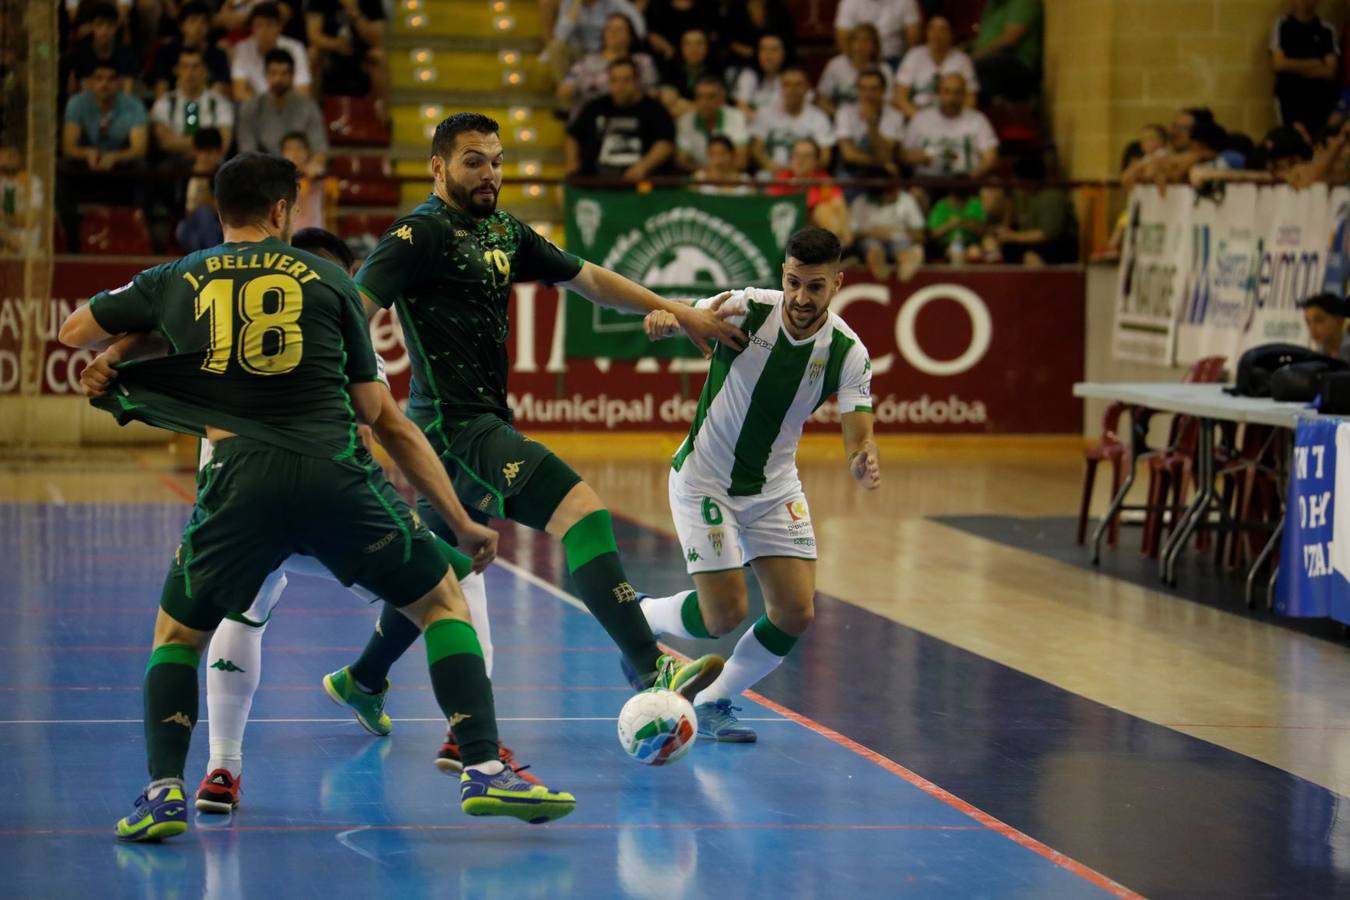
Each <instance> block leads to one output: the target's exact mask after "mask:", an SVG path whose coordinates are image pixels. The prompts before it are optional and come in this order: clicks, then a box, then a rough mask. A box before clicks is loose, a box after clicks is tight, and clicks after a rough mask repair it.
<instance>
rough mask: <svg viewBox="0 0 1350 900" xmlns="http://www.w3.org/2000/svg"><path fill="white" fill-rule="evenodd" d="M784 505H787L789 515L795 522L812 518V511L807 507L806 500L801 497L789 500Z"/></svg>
mask: <svg viewBox="0 0 1350 900" xmlns="http://www.w3.org/2000/svg"><path fill="white" fill-rule="evenodd" d="M784 505H785V506H786V507H787V511H788V515H789V516H791V517H792V521H794V522H801V521H803V520H805V519H809V518H811V511H810V510H808V509H807V508H806V501H805V500H803V499H802V498H800V497H798V498H797V499H795V500H789V501H788V502H787V503H786V504H784Z"/></svg>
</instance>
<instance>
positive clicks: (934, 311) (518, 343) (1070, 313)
mask: <svg viewBox="0 0 1350 900" xmlns="http://www.w3.org/2000/svg"><path fill="white" fill-rule="evenodd" d="M146 262H148V261H147V260H115V261H108V260H99V261H97V262H94V261H83V260H77V259H65V260H63V261H61V262H59V263H58V264H57V266H56V269H55V277H54V289H53V291H52V297H50V298H48V299H47V300H46V301H45V302H42V301H39V302H34V303H29V304H23V303H20V302H19V301H18V300H17V299H16V298H4V299H3V300H2V301H0V423H3V424H0V445H3V444H11V445H12V444H15V443H26V444H75V443H80V444H90V443H105V442H125V441H143V440H156V439H159V440H162V433H160V434H157V433H155V432H153V431H151V430H149V429H144V428H139V429H135V430H132V429H125V430H123V429H118V428H116V426H115V425H113V422H112V419H111V417H110V416H107V415H105V414H103V413H98V412H95V411H93V410H91V409H90V408H89V407H88V405H87V404H86V403H84V402H83V401H82V400H81V399H80V398H79V373H80V371H81V369H82V367H83V365H84V363H85V362H87V360H88V358H89V356H90V355H89V354H87V353H84V352H82V351H70V350H69V349H68V348H65V347H62V346H61V345H60V344H59V343H57V342H56V340H55V335H56V330H57V329H58V328H59V325H60V323H61V321H62V320H63V319H64V317H65V316H66V315H67V314H68V313H69V311H70V310H71V309H73V308H75V307H76V306H77V305H78V304H79V303H81V302H83V300H84V298H86V297H88V296H89V294H90V293H92V292H93V291H96V290H98V289H101V288H105V287H107V286H108V285H117V284H122V283H124V282H126V281H127V280H128V279H129V278H130V277H131V275H132V274H134V273H135V272H136V271H139V270H140V269H141V268H142V267H143V266H144V265H145V264H146ZM1084 293H1085V290H1084V273H1083V271H1082V270H1081V269H1079V268H1076V267H1069V268H1063V269H1054V270H1045V271H1041V272H1029V271H1026V270H1022V269H1010V268H997V267H996V268H981V269H976V270H926V271H924V272H921V273H920V274H919V275H918V276H917V277H916V278H915V279H914V280H913V281H911V282H910V283H908V284H906V285H898V284H896V283H894V282H891V283H887V284H878V283H876V282H874V281H872V280H871V279H870V278H868V277H867V276H866V275H865V274H864V273H851V274H849V275H848V276H847V277H846V279H845V287H844V289H843V291H842V292H841V293H840V294H839V295H838V296H837V297H836V299H835V303H834V308H835V309H837V310H838V311H840V312H841V314H842V315H843V316H844V318H845V319H846V320H847V321H848V322H849V323H850V324H851V325H852V326H853V327H854V328H855V329H856V330H857V331H858V332H859V334H860V335H861V336H862V338H863V340H864V342H865V343H866V344H867V345H868V348H869V350H870V352H871V356H872V364H873V381H872V393H873V401H874V405H875V410H876V414H877V428H878V431H881V432H888V433H900V434H905V433H908V434H1076V433H1078V432H1079V431H1080V429H1081V427H1082V422H1081V405H1080V404H1079V403H1078V401H1076V400H1074V399H1073V398H1072V397H1071V389H1072V385H1073V383H1074V382H1075V381H1078V380H1080V379H1081V378H1082V377H1083V372H1084V353H1083V351H1084V347H1083V340H1082V335H1083V334H1084V328H1085V325H1084V321H1085V320H1084ZM1109 302H1110V301H1109V299H1108V301H1107V304H1108V305H1107V308H1108V309H1109ZM512 307H513V308H512V310H511V319H512V335H511V338H510V343H509V345H508V349H509V352H510V355H511V358H512V374H511V398H510V399H511V402H512V405H513V408H514V412H515V413H516V416H517V420H518V421H519V423H520V425H521V427H522V428H524V429H526V430H531V429H538V430H550V429H554V430H557V429H563V430H581V431H604V430H624V431H682V430H684V429H685V428H687V427H688V424H689V422H690V420H691V419H692V417H693V413H694V409H695V406H696V405H697V397H698V390H699V388H700V386H701V385H702V381H703V375H702V373H703V372H704V371H706V365H707V364H706V363H704V362H703V361H701V360H655V359H648V360H636V361H627V362H620V361H608V360H603V359H567V358H566V357H565V356H564V354H563V350H562V348H563V331H562V329H563V327H564V325H563V323H564V319H565V317H564V316H563V315H562V310H561V308H560V304H559V298H558V292H557V291H555V290H553V289H552V288H547V287H544V286H541V285H534V284H527V285H522V286H517V288H516V289H515V294H514V296H513V302H512ZM26 328H36V329H39V331H40V333H41V336H42V338H43V340H44V342H45V350H44V356H43V360H42V384H41V395H40V396H38V397H28V398H24V397H19V396H17V395H16V390H15V389H16V387H17V380H16V376H15V374H14V373H15V372H16V370H17V367H16V364H15V361H14V360H15V358H16V356H15V351H14V349H13V348H14V347H15V346H16V345H17V343H18V340H19V336H20V335H21V334H22V333H23V330H24V329H26ZM374 335H375V345H376V349H377V351H379V352H380V353H381V354H382V355H383V356H385V358H386V360H387V361H388V364H389V369H390V372H391V374H392V380H393V384H394V388H395V392H396V393H397V394H399V395H400V396H406V394H407V389H408V376H409V373H408V361H407V356H406V352H405V350H404V347H403V342H402V335H401V333H400V331H399V329H398V328H397V326H396V323H395V322H393V321H392V320H391V319H389V318H388V314H381V316H380V317H379V318H377V319H376V321H375V323H374ZM837 415H838V413H837V410H836V409H834V408H833V404H826V405H825V406H824V407H822V408H821V410H820V411H819V412H818V414H817V422H816V423H815V424H814V425H813V426H812V427H813V428H817V429H828V428H832V427H836V426H834V425H833V422H834V421H836V420H837Z"/></svg>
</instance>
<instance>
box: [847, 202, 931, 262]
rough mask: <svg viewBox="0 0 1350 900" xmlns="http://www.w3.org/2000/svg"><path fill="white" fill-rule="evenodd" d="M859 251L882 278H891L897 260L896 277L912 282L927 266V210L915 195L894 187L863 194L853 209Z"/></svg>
mask: <svg viewBox="0 0 1350 900" xmlns="http://www.w3.org/2000/svg"><path fill="white" fill-rule="evenodd" d="M849 216H850V218H851V219H852V222H853V233H854V234H855V235H857V237H858V246H857V252H858V253H860V254H861V255H862V257H863V261H864V262H866V263H867V270H868V271H869V272H871V273H872V277H873V278H875V279H877V280H878V281H885V280H886V279H887V278H888V277H890V264H891V263H896V264H897V266H896V271H895V274H896V278H897V279H898V280H900V281H909V279H910V278H912V277H914V273H915V272H916V271H918V269H919V266H921V265H923V224H924V219H923V211H922V210H921V209H919V203H918V201H917V200H915V199H914V195H913V194H910V193H909V192H908V191H902V190H900V189H899V187H890V188H887V189H886V191H885V192H884V193H882V194H880V195H872V194H867V193H863V194H860V195H858V196H857V197H856V198H854V200H853V205H852V206H851V207H850V208H849Z"/></svg>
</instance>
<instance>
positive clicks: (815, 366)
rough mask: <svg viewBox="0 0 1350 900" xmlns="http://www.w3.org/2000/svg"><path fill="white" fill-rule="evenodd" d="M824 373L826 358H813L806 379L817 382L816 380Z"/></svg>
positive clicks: (812, 382)
mask: <svg viewBox="0 0 1350 900" xmlns="http://www.w3.org/2000/svg"><path fill="white" fill-rule="evenodd" d="M824 374H825V360H823V359H813V360H811V367H810V368H809V369H807V370H806V380H807V381H808V382H810V383H811V384H815V383H816V380H817V379H819V378H820V376H821V375H824Z"/></svg>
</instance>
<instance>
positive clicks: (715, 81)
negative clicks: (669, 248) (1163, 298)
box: [543, 0, 1076, 277]
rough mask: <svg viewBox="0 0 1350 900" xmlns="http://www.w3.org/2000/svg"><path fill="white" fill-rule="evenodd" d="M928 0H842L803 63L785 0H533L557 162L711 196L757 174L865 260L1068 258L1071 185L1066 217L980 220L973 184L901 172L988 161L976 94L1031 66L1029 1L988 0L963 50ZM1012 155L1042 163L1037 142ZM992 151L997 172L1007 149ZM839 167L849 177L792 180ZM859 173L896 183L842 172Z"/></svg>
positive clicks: (882, 268) (1005, 90)
mask: <svg viewBox="0 0 1350 900" xmlns="http://www.w3.org/2000/svg"><path fill="white" fill-rule="evenodd" d="M942 5H943V4H942V3H941V2H931V0H930V2H924V3H920V2H919V0H841V2H840V3H839V4H838V6H837V11H836V18H835V21H834V26H835V47H834V48H833V50H834V51H836V52H835V55H834V56H833V57H832V58H829V59H828V60H824V61H823V66H822V65H821V63H820V62H818V63H817V68H819V69H820V73H819V77H815V78H813V76H812V70H811V69H810V68H808V67H807V65H806V62H807V61H806V60H804V59H803V58H801V57H799V56H798V55H797V51H798V45H797V36H796V35H795V34H793V32H792V27H791V25H792V21H793V19H792V17H791V16H790V15H788V14H787V12H786V10H785V9H784V8H783V7H784V4H783V3H782V2H781V0H780V2H772V0H760V2H740V3H719V2H716V0H632V2H630V0H560V2H556V3H545V4H543V7H544V11H545V16H546V20H548V21H551V22H552V28H551V35H552V40H551V42H550V43H549V47H548V50H547V51H546V52H547V56H548V59H549V62H550V64H551V65H552V67H553V69H554V71H555V72H556V73H557V76H558V88H557V100H558V112H559V116H560V117H561V118H563V119H565V120H566V123H567V125H566V134H567V136H566V162H565V166H566V172H567V174H569V175H576V176H592V177H607V178H617V179H621V180H625V181H628V182H639V181H643V180H647V179H650V178H652V177H659V176H679V175H684V176H693V177H695V178H696V179H700V180H712V181H716V182H718V183H716V184H708V185H701V186H698V187H697V188H696V189H698V190H701V191H704V192H706V193H714V194H725V193H731V194H740V193H744V192H746V191H747V190H748V189H749V185H750V184H751V183H752V182H756V181H757V182H761V183H764V182H768V183H772V184H771V186H770V187H769V188H768V190H769V192H771V193H787V192H799V193H804V194H805V195H806V201H807V208H808V211H809V214H810V216H811V219H812V221H814V222H815V223H816V224H818V225H821V226H822V227H827V228H830V229H831V230H833V231H835V232H836V234H838V235H839V237H840V238H841V239H842V240H843V241H844V242H845V243H846V244H850V243H851V244H852V245H853V251H854V252H855V253H856V255H857V256H858V257H859V258H860V259H863V260H865V261H866V262H867V263H868V264H869V265H870V266H872V268H873V270H874V272H877V273H883V272H888V271H890V270H891V268H892V267H894V271H895V272H896V273H897V274H899V275H900V276H901V277H908V275H909V274H910V273H911V272H912V271H913V269H914V268H915V266H916V259H917V261H922V260H923V258H924V255H925V252H926V254H927V256H928V257H929V258H931V259H947V260H951V261H954V262H962V263H964V262H972V261H976V260H978V261H999V260H1003V259H1005V258H1007V259H1015V260H1016V261H1018V262H1026V263H1028V264H1039V263H1044V262H1050V261H1061V260H1065V259H1072V258H1073V252H1074V250H1073V248H1074V247H1075V246H1076V245H1075V244H1074V241H1073V235H1074V233H1075V232H1076V223H1075V222H1074V221H1073V216H1072V211H1071V208H1070V206H1069V204H1068V202H1067V198H1066V199H1065V203H1064V204H1063V205H1062V208H1063V210H1065V211H1067V214H1066V215H1063V216H1057V217H1054V218H1053V220H1052V221H1038V220H1035V213H1033V212H1032V210H1033V209H1034V210H1040V209H1041V208H1042V207H1043V206H1044V205H1045V204H1044V203H1043V202H1041V203H1037V204H1032V203H1029V202H1022V201H1021V200H1020V199H1019V201H1018V202H1013V200H1012V199H1010V198H1006V197H1004V198H1003V199H1002V200H1001V201H999V205H1000V208H1001V209H1005V210H1006V214H1005V215H1003V216H1002V217H1001V218H999V219H997V220H994V219H992V218H990V217H988V216H986V215H985V214H984V212H983V208H982V206H981V197H980V193H981V192H980V191H978V190H977V189H975V188H973V187H972V188H971V189H970V190H967V191H958V192H956V193H954V194H951V195H950V196H948V194H949V193H950V191H951V188H950V186H947V187H942V186H934V185H933V184H931V183H930V184H928V185H926V186H925V187H924V188H923V189H918V188H915V187H913V185H912V183H910V184H907V181H908V179H910V178H912V177H913V176H920V177H924V176H926V177H928V178H929V179H938V180H939V181H942V182H947V183H950V182H952V181H953V180H955V181H958V182H959V181H960V180H961V179H978V178H983V177H985V176H988V175H991V174H995V173H996V172H997V167H998V166H999V165H1000V155H999V153H1000V142H999V138H998V136H997V134H996V131H995V128H994V126H993V124H992V123H991V122H990V120H989V118H988V117H987V116H986V115H985V113H984V112H982V111H981V109H980V108H979V105H978V104H979V102H980V101H981V100H989V99H990V98H1001V102H1005V101H1007V100H1024V99H1025V98H1027V97H1029V96H1030V95H1031V94H1032V93H1033V91H1034V85H1035V84H1036V83H1038V82H1039V70H1040V60H1039V54H1040V32H1041V8H1040V3H1039V0H987V2H986V3H985V4H984V9H983V18H982V20H981V24H980V28H979V29H978V31H977V36H976V37H975V38H974V39H973V40H971V41H968V42H967V45H966V47H965V49H963V48H962V47H960V46H958V44H957V40H956V35H955V33H954V30H953V27H952V24H951V22H950V21H949V20H948V19H947V18H946V17H945V16H944V15H943V14H942ZM967 51H969V52H967ZM1023 155H1026V156H1029V157H1032V158H1034V160H1035V162H1034V163H1031V164H1028V165H1029V166H1030V167H1039V168H1041V169H1043V168H1044V164H1043V160H1044V156H1045V155H1044V153H1043V151H1042V150H1041V148H1040V147H1038V146H1034V145H1033V146H1030V147H1028V148H1026V149H1025V150H1024V151H1023ZM1002 162H1003V164H1004V166H1005V169H1004V171H1003V173H1002V174H1009V172H1008V171H1007V167H1008V166H1010V165H1012V163H1013V160H1011V159H1009V160H1003V161H1002ZM835 179H837V180H841V181H843V182H844V186H845V187H847V191H845V190H841V189H840V187H839V186H836V185H834V184H830V183H825V184H810V185H808V184H799V182H801V181H802V180H810V181H822V182H830V181H831V180H835ZM860 179H861V180H872V181H874V182H879V181H890V182H894V183H895V186H894V187H885V186H882V185H880V184H872V185H864V186H863V187H861V188H858V187H855V186H853V185H854V183H855V182H857V181H858V180H860ZM900 185H905V187H904V188H901V187H900ZM958 186H959V185H958ZM761 189H763V186H762V185H761ZM977 208H978V209H980V210H981V212H980V214H979V215H976V214H975V210H976V209H977ZM1022 217H1027V218H1026V221H1023V220H1022ZM1032 238H1039V240H1032ZM1005 247H1006V249H1007V252H1006V253H1005V252H1004V250H1005ZM1066 248H1069V250H1068V252H1066Z"/></svg>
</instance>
